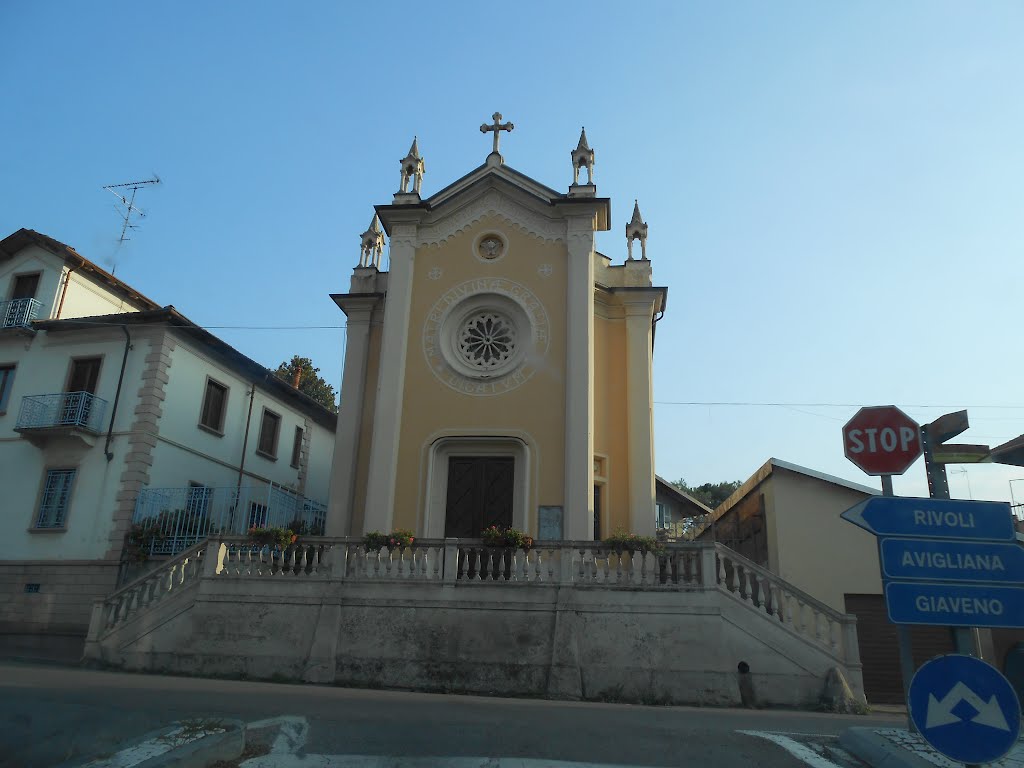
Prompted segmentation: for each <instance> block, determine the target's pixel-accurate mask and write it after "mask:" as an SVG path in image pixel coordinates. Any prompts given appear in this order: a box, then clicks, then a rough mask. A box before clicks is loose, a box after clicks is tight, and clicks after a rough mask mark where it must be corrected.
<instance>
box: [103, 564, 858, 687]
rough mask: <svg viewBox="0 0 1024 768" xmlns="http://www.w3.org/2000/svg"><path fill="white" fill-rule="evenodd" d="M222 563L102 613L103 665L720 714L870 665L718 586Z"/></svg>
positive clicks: (851, 675)
mask: <svg viewBox="0 0 1024 768" xmlns="http://www.w3.org/2000/svg"><path fill="white" fill-rule="evenodd" d="M189 567H192V566H189ZM218 568H220V566H219V565H217V564H216V563H213V562H209V561H208V562H206V563H205V564H204V568H203V570H204V571H205V575H202V574H200V573H199V572H198V571H197V572H196V574H195V575H194V577H193V576H189V574H191V573H192V572H191V571H189V572H188V573H186V576H188V578H190V579H191V580H182V578H181V577H179V576H174V577H173V579H174V580H176V581H180V582H181V583H182V584H183V586H182V587H181V588H179V589H176V590H175V591H172V592H170V594H169V596H165V597H163V598H161V599H160V600H159V601H156V602H154V603H153V604H151V605H147V606H146V607H145V609H141V610H137V611H131V612H129V614H128V617H127V618H126V619H124V620H123V621H119V622H118V623H117V624H116V625H115V626H114V627H113V628H108V629H103V630H101V629H100V627H101V625H102V620H100V619H99V618H97V621H98V622H100V623H98V624H96V625H95V627H94V630H95V633H94V634H95V639H96V642H93V643H90V650H89V651H88V652H87V655H89V656H90V657H91V658H93V659H94V660H96V661H99V662H103V663H106V664H110V665H113V666H118V667H124V668H128V669H137V670H147V671H153V672H170V673H183V674H197V675H211V676H232V677H245V678H260V679H290V680H306V681H309V682H321V683H336V684H339V685H349V686H364V687H383V688H397V689H414V690H424V691H447V692H460V693H478V694H500V695H512V696H538V697H543V696H546V697H554V698H567V699H587V700H597V701H635V702H644V703H674V704H705V705H706V704H711V705H739V704H741V703H743V704H751V703H757V704H760V705H772V704H775V705H789V706H816V705H817V703H818V701H819V699H820V697H821V695H822V692H823V689H824V685H825V680H826V677H827V675H828V672H829V670H830V669H831V668H833V667H836V666H838V667H840V669H841V671H842V672H843V673H844V675H846V676H847V678H848V679H849V680H850V683H851V685H852V687H853V689H854V691H855V692H856V693H857V694H858V695H859V696H860V697H861V698H862V697H863V691H862V685H861V680H860V668H859V664H853V665H845V666H844V664H843V662H842V661H841V660H840V659H839V658H838V657H837V656H836V655H835V653H832V652H830V651H828V650H827V649H826V648H825V647H823V646H822V645H820V644H816V643H814V642H812V641H810V640H808V639H805V638H803V637H801V636H799V635H798V634H797V633H795V632H794V631H792V630H790V629H788V628H787V626H786V625H785V624H784V623H783V622H781V621H779V620H778V619H777V618H773V617H771V616H768V615H767V614H765V613H764V612H763V611H762V610H760V609H758V608H757V607H756V606H754V605H752V604H750V603H749V602H744V601H741V600H739V599H737V598H736V597H735V596H734V595H733V594H731V593H730V592H729V591H727V590H726V589H723V588H719V587H717V586H715V587H711V588H696V589H687V590H662V591H653V590H651V589H643V588H635V589H633V588H601V587H584V586H574V585H564V584H563V585H549V584H538V583H507V582H483V581H481V582H472V581H458V582H456V583H454V584H452V583H444V582H442V581H434V582H430V581H416V580H407V581H397V580H393V581H390V582H388V581H368V580H366V581H363V580H357V579H351V578H348V579H331V578H322V579H321V578H302V577H297V576H294V575H284V576H281V575H279V574H276V575H275V574H267V575H263V576H260V577H259V578H252V577H247V578H240V577H236V576H230V575H226V572H220V571H218V570H217V569H218ZM161 584H163V582H161ZM103 610H106V609H104V608H102V607H99V606H98V607H97V613H96V616H97V617H99V616H101V614H102V613H103ZM91 637H92V636H91ZM740 670H744V671H740ZM751 692H752V694H753V699H751Z"/></svg>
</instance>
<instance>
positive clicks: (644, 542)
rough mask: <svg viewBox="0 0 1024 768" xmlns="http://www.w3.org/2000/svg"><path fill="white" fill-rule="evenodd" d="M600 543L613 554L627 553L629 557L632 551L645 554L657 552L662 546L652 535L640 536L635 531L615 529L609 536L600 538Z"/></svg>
mask: <svg viewBox="0 0 1024 768" xmlns="http://www.w3.org/2000/svg"><path fill="white" fill-rule="evenodd" d="M601 545H602V547H604V548H605V549H610V550H611V551H612V552H614V553H615V554H617V555H619V556H620V557H621V556H622V554H623V553H628V554H629V555H630V556H631V557H632V555H633V553H634V552H639V553H641V554H647V553H648V552H653V553H654V554H656V555H657V554H659V553H660V552H661V551H662V549H664V546H663V545H662V543H661V542H660V541H658V540H657V539H656V538H654V537H653V536H640V535H638V534H635V533H626V532H625V531H623V530H621V529H620V530H617V531H615V533H613V534H612V535H611V536H606V537H605V538H604V539H602V540H601Z"/></svg>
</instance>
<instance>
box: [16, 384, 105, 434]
mask: <svg viewBox="0 0 1024 768" xmlns="http://www.w3.org/2000/svg"><path fill="white" fill-rule="evenodd" d="M106 410H107V401H106V400H103V399H102V398H99V397H96V395H94V394H92V393H91V392H57V393H55V394H51V395H26V396H25V397H24V398H22V400H21V410H20V411H19V412H18V420H17V422H16V423H15V425H14V431H15V432H20V433H21V436H22V437H24V438H26V439H28V440H30V441H32V442H33V443H35V444H37V445H42V444H44V443H46V442H49V441H50V440H52V439H55V438H56V439H60V438H68V439H71V440H77V441H79V442H81V443H84V444H85V445H87V446H92V445H94V444H95V442H96V437H97V436H98V435H99V434H100V433H101V432H102V431H103V416H104V414H105V413H106Z"/></svg>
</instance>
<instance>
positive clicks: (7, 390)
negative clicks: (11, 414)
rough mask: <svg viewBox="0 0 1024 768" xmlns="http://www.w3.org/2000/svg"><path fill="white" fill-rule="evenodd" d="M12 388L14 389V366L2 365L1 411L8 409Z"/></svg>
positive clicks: (0, 373)
mask: <svg viewBox="0 0 1024 768" xmlns="http://www.w3.org/2000/svg"><path fill="white" fill-rule="evenodd" d="M12 389H14V366H13V365H0V413H4V412H5V411H6V410H7V403H8V401H10V399H11V390H12Z"/></svg>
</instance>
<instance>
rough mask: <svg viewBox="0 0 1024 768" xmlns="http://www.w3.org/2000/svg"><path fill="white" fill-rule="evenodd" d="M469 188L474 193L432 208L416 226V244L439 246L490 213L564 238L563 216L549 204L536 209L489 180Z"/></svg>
mask: <svg viewBox="0 0 1024 768" xmlns="http://www.w3.org/2000/svg"><path fill="white" fill-rule="evenodd" d="M467 192H469V191H468V190H467ZM473 192H475V193H476V194H465V195H462V196H460V197H459V198H455V199H450V201H449V202H450V204H449V205H445V206H443V207H441V208H439V209H437V210H435V211H433V212H432V214H433V215H430V216H428V217H427V218H426V220H424V221H423V223H421V224H420V226H419V227H417V230H416V235H417V243H416V244H417V245H418V246H428V247H439V246H441V245H443V244H444V243H445V242H446V241H448V240H449V239H451V238H452V237H454V236H456V235H458V234H460V233H462V232H464V231H466V230H467V229H469V228H470V227H472V226H473V225H474V224H476V223H477V222H479V221H481V220H482V219H484V218H488V217H492V216H493V217H497V218H499V219H501V220H502V221H504V222H506V223H507V224H509V225H510V226H512V227H514V228H516V229H518V230H519V231H521V232H525V233H526V234H529V235H531V236H533V237H535V238H537V239H539V240H543V241H544V242H564V241H565V238H566V225H565V219H563V218H561V217H560V216H557V215H556V214H555V209H554V208H553V207H552V206H550V205H548V206H547V211H544V210H543V208H541V209H540V210H538V208H540V206H537V205H535V204H534V205H530V204H529V203H527V202H524V201H522V200H521V199H518V200H517V199H516V198H515V197H513V196H512V194H510V193H509V192H508V191H503V190H501V189H498V188H497V187H496V186H494V185H492V184H490V183H485V184H484V185H481V186H478V187H476V188H475V189H474V190H473Z"/></svg>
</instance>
